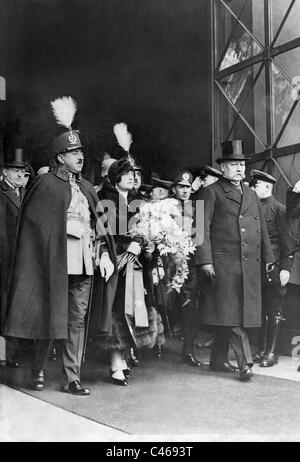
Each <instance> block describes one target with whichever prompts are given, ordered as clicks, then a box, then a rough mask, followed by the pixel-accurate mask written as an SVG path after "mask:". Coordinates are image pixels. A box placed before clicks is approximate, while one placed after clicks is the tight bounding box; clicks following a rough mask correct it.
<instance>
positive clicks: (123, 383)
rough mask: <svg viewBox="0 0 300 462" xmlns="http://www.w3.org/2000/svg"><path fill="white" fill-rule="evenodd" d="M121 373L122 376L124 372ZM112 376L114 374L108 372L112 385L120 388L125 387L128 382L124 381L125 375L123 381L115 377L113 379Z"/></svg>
mask: <svg viewBox="0 0 300 462" xmlns="http://www.w3.org/2000/svg"><path fill="white" fill-rule="evenodd" d="M125 370H127V369H125ZM115 372H117V371H115ZM122 372H123V374H124V371H122ZM113 374H114V372H113V371H112V370H110V377H111V381H112V383H113V384H114V385H121V386H122V387H127V385H128V382H127V380H126V375H125V374H124V377H125V378H124V379H116V378H115V377H113Z"/></svg>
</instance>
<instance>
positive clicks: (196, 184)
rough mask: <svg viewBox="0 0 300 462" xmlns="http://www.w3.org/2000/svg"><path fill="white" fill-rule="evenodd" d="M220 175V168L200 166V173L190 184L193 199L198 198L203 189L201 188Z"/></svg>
mask: <svg viewBox="0 0 300 462" xmlns="http://www.w3.org/2000/svg"><path fill="white" fill-rule="evenodd" d="M222 176H223V175H222V172H220V170H218V169H216V168H214V167H211V166H210V165H204V167H201V169H200V175H199V176H198V177H197V178H195V180H194V181H193V184H192V192H193V194H194V196H193V197H194V199H199V198H200V196H201V193H202V191H203V188H206V187H207V186H209V185H210V184H213V183H215V182H216V181H218V179H219V178H221V177H222Z"/></svg>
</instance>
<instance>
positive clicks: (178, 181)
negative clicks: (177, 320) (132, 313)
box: [172, 170, 201, 367]
mask: <svg viewBox="0 0 300 462" xmlns="http://www.w3.org/2000/svg"><path fill="white" fill-rule="evenodd" d="M192 184H193V175H192V174H191V172H190V171H188V170H182V171H180V172H178V173H177V174H176V175H175V177H174V179H173V187H172V191H173V194H174V197H175V198H176V199H177V203H178V209H179V211H180V217H179V223H178V224H179V225H181V227H182V228H183V230H184V231H186V232H187V233H188V235H189V236H190V237H193V225H194V214H195V202H194V201H193V200H191V199H190V197H191V192H192ZM175 220H176V221H177V217H175ZM174 298H175V299H176V300H175V302H177V304H179V305H180V310H181V324H182V334H183V352H182V355H183V360H184V362H186V363H187V364H189V365H191V366H194V367H199V366H201V362H200V361H198V360H197V358H196V357H195V355H194V340H195V336H196V329H197V275H196V267H195V262H194V256H193V255H192V256H191V258H190V260H189V278H188V280H187V282H186V283H185V284H184V286H183V288H182V291H181V293H180V294H179V296H178V295H177V294H174Z"/></svg>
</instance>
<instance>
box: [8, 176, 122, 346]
mask: <svg viewBox="0 0 300 462" xmlns="http://www.w3.org/2000/svg"><path fill="white" fill-rule="evenodd" d="M79 186H80V189H81V191H82V193H83V194H84V195H85V196H86V198H87V199H88V202H89V205H90V209H91V212H92V217H93V218H92V226H95V224H96V221H97V219H98V217H99V214H98V211H97V210H99V211H100V212H102V208H101V204H99V201H98V198H97V195H96V193H95V191H94V188H93V186H92V184H91V183H89V182H88V181H86V180H84V179H82V180H81V182H80V183H79ZM70 201H71V186H70V184H69V181H68V174H67V172H65V171H64V170H63V169H58V171H57V172H51V173H48V174H45V175H42V176H40V177H38V178H37V180H36V181H35V182H34V183H33V185H32V187H31V189H30V190H29V191H28V193H27V195H26V196H25V199H24V201H23V204H22V208H21V212H20V217H19V227H18V240H17V246H16V258H15V267H14V270H13V274H12V284H11V290H10V297H9V305H8V318H7V323H6V326H5V335H7V336H13V337H19V338H29V339H66V338H67V337H68V328H67V324H68V273H67V233H66V221H67V210H68V207H69V204H70ZM97 223H98V225H97V228H98V231H99V233H100V234H101V233H102V234H105V233H104V228H103V224H102V223H101V222H100V221H99V220H98V221H97ZM106 229H107V231H108V232H107V233H106V234H105V237H104V239H105V243H106V249H107V250H108V251H109V254H110V258H111V259H112V261H113V263H114V264H116V252H115V245H114V241H113V238H112V236H111V235H110V233H109V228H106ZM115 274H116V272H115V273H114V274H113V276H112V277H111V278H110V280H109V281H108V283H107V284H105V288H104V284H103V279H102V278H101V277H100V273H99V271H98V270H97V272H96V273H95V276H94V279H95V283H96V285H97V283H100V285H101V286H102V289H101V290H100V291H98V300H97V304H98V308H99V310H100V311H101V313H102V315H103V316H101V320H103V323H102V321H101V324H99V328H103V329H109V328H110V326H109V325H108V324H107V319H110V316H109V315H107V312H109V311H110V310H111V305H112V301H111V297H110V291H112V292H113V293H114V291H115V287H114V286H115ZM104 289H105V290H104Z"/></svg>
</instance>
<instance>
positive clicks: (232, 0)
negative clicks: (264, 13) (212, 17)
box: [224, 0, 249, 17]
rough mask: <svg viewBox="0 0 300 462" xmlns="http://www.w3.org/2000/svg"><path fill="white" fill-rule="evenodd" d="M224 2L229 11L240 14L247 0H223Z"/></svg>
mask: <svg viewBox="0 0 300 462" xmlns="http://www.w3.org/2000/svg"><path fill="white" fill-rule="evenodd" d="M224 3H226V5H227V6H228V7H229V8H230V9H231V11H232V12H233V13H234V14H235V15H236V16H238V17H239V16H240V13H241V11H243V9H244V7H245V6H246V5H247V3H249V2H248V0H242V1H241V0H224Z"/></svg>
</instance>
